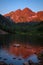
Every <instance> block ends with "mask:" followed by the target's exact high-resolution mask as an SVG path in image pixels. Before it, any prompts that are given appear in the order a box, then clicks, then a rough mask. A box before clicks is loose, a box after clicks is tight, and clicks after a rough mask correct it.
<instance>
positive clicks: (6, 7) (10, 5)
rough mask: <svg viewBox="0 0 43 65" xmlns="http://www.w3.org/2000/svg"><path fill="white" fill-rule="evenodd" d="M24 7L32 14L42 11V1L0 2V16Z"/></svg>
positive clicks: (18, 0)
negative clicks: (32, 12)
mask: <svg viewBox="0 0 43 65" xmlns="http://www.w3.org/2000/svg"><path fill="white" fill-rule="evenodd" d="M26 7H27V8H30V9H31V10H32V11H34V12H37V11H43V0H0V14H6V13H9V12H11V11H15V10H17V9H24V8H26Z"/></svg>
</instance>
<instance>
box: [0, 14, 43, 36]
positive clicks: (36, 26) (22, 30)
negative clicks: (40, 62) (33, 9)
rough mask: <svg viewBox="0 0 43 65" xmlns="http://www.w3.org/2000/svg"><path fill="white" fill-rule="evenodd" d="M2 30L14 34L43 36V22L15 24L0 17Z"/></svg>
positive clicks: (8, 19)
mask: <svg viewBox="0 0 43 65" xmlns="http://www.w3.org/2000/svg"><path fill="white" fill-rule="evenodd" d="M0 29H1V30H4V31H7V32H9V33H14V34H15V33H17V34H28V35H43V21H39V22H38V21H36V22H33V21H31V22H26V23H15V22H13V21H12V20H11V19H10V17H4V16H2V15H0Z"/></svg>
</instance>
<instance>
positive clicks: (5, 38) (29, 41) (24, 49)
mask: <svg viewBox="0 0 43 65" xmlns="http://www.w3.org/2000/svg"><path fill="white" fill-rule="evenodd" d="M42 50H43V45H42V44H41V42H40V40H39V38H37V37H34V38H33V37H31V36H28V35H19V34H15V35H14V34H2V35H0V61H4V62H5V63H7V64H8V65H9V64H13V65H14V64H15V65H23V63H24V62H28V61H29V60H32V62H34V63H38V62H39V60H38V57H37V54H39V53H40V52H41V51H42Z"/></svg>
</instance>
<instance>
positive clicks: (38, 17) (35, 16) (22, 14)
mask: <svg viewBox="0 0 43 65" xmlns="http://www.w3.org/2000/svg"><path fill="white" fill-rule="evenodd" d="M4 16H5V17H8V16H9V17H10V18H11V19H12V20H13V21H14V22H15V23H18V22H19V23H21V22H30V21H34V22H36V21H38V22H40V21H43V11H39V12H37V13H36V12H33V11H32V10H31V9H29V8H25V9H23V10H20V9H18V10H16V11H12V12H10V13H7V14H5V15H4Z"/></svg>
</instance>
